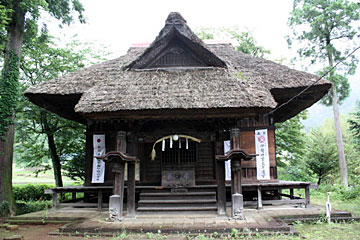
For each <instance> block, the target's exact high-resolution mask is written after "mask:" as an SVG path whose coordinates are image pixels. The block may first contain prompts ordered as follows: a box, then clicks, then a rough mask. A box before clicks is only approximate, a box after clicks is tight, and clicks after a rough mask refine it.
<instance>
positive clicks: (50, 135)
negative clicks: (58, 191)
mask: <svg viewBox="0 0 360 240" xmlns="http://www.w3.org/2000/svg"><path fill="white" fill-rule="evenodd" d="M40 115H41V122H42V124H43V131H44V132H45V133H46V136H47V141H48V146H49V151H50V157H51V161H52V165H53V171H54V178H55V184H56V187H62V186H63V182H62V176H61V163H60V157H59V154H58V153H57V148H56V144H55V139H54V130H53V129H51V127H50V126H49V122H48V118H47V112H46V111H41V113H40Z"/></svg>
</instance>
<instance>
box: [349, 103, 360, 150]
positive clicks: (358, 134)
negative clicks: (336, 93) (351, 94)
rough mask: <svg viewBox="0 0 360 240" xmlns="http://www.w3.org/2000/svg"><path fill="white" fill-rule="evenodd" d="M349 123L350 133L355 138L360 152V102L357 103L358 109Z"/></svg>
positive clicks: (352, 114)
mask: <svg viewBox="0 0 360 240" xmlns="http://www.w3.org/2000/svg"><path fill="white" fill-rule="evenodd" d="M348 123H349V125H350V131H351V133H352V135H353V137H354V143H355V144H356V145H357V146H358V149H359V150H360V101H357V102H356V109H355V111H354V112H353V113H351V116H350V119H349V120H348Z"/></svg>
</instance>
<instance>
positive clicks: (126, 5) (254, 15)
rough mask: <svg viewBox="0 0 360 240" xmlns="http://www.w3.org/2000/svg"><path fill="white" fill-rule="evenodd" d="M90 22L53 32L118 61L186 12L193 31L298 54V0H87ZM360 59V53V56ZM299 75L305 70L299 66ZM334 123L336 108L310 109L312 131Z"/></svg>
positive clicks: (356, 90)
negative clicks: (228, 34)
mask: <svg viewBox="0 0 360 240" xmlns="http://www.w3.org/2000/svg"><path fill="white" fill-rule="evenodd" d="M81 2H82V3H83V5H84V8H85V16H86V20H87V23H86V24H80V23H75V24H72V25H70V26H69V27H63V28H62V29H59V28H58V25H57V24H56V23H55V22H53V21H52V20H50V18H49V21H48V28H49V31H50V33H52V34H53V35H55V36H57V37H58V38H60V39H61V40H62V41H64V42H66V41H70V39H71V37H72V36H73V35H75V34H76V35H77V39H79V40H80V41H84V42H92V43H94V46H97V47H98V48H100V49H102V48H103V46H106V50H105V51H107V52H110V53H111V55H110V56H111V57H112V58H115V57H118V56H121V55H123V54H125V53H126V51H127V49H128V48H129V47H130V46H131V45H132V44H133V43H143V42H152V41H153V40H154V39H155V37H156V36H157V35H158V33H159V31H160V30H161V29H162V27H163V26H164V24H165V20H166V18H167V16H168V14H169V13H170V12H174V11H175V12H180V14H181V15H182V16H183V17H184V18H185V20H186V21H187V23H188V25H189V27H190V28H191V29H192V30H197V29H200V28H204V27H206V28H208V27H211V28H222V27H223V28H231V27H234V26H237V27H238V28H239V29H240V30H243V31H250V32H251V33H252V34H253V36H254V38H255V39H256V41H257V43H258V44H259V45H261V46H263V47H265V48H266V49H269V50H270V51H271V55H270V56H269V57H268V58H269V59H271V60H278V59H285V61H284V62H289V61H290V59H291V58H292V57H294V56H295V55H296V49H289V48H288V46H287V42H286V39H285V36H286V35H290V34H291V30H290V28H289V27H288V26H287V20H288V17H289V13H290V12H291V10H292V2H293V1H292V0H251V1H250V0H247V1H245V0H236V1H233V0H222V1H219V0H216V1H213V0H207V1H203V0H181V1H173V0H152V1H149V0H131V1H120V0H102V1H99V0H81ZM358 55H359V56H360V54H358ZM293 67H295V68H297V69H299V70H301V69H300V65H299V66H293ZM359 74H360V69H359V71H357V74H356V75H355V76H352V77H350V83H351V87H352V88H353V91H352V93H351V95H350V97H349V99H348V100H346V101H345V102H344V104H343V105H342V106H340V111H341V112H342V113H349V112H350V111H352V110H353V109H354V107H355V102H356V100H360V79H359ZM326 117H329V118H332V109H331V107H324V106H322V105H319V104H316V105H314V106H313V107H311V108H310V109H309V118H308V120H306V121H305V122H304V124H305V125H307V126H316V125H320V124H321V123H323V122H324V120H325V118H326Z"/></svg>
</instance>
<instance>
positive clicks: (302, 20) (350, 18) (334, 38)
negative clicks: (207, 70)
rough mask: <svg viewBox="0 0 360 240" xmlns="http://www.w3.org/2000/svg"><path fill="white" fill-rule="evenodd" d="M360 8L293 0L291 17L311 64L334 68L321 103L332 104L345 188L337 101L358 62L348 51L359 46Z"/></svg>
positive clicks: (338, 1) (342, 2) (340, 0)
mask: <svg viewBox="0 0 360 240" xmlns="http://www.w3.org/2000/svg"><path fill="white" fill-rule="evenodd" d="M359 10H360V5H359V4H357V3H354V2H350V1H348V0H294V8H293V11H292V12H291V15H290V18H289V26H290V27H291V28H292V29H293V38H294V39H295V40H297V41H298V42H299V43H300V44H301V47H300V48H299V50H298V53H299V56H300V57H301V58H308V59H310V60H311V63H312V64H315V63H322V64H323V65H324V67H323V68H322V70H321V71H324V72H325V71H327V70H331V71H330V72H329V74H328V75H327V76H326V77H325V78H326V79H328V80H329V81H331V82H332V83H333V87H332V88H331V91H330V92H329V93H328V95H327V96H325V97H324V98H323V100H322V103H323V104H325V105H327V106H329V105H332V106H333V112H334V120H335V121H334V124H335V130H336V131H335V132H336V140H337V141H336V145H337V149H338V154H339V165H340V172H341V179H342V182H343V184H344V186H345V187H346V188H347V186H348V174H347V166H346V159H345V153H344V144H343V139H342V138H343V137H342V133H341V126H340V113H339V109H338V108H339V107H338V104H341V103H342V102H343V101H344V99H345V98H346V97H347V96H348V95H349V92H350V85H349V83H348V79H347V77H346V75H348V74H354V73H355V69H356V66H357V63H358V59H357V58H356V57H355V55H353V54H352V55H350V54H349V53H352V52H353V51H354V50H355V49H356V45H357V43H358V40H359V36H358V33H359V26H358V23H359V20H360V11H359ZM289 44H290V45H291V40H290V39H289ZM337 62H342V65H341V67H338V68H337V69H333V68H334V66H335V64H336V63H337ZM321 71H320V72H321Z"/></svg>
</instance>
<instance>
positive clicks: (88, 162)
mask: <svg viewBox="0 0 360 240" xmlns="http://www.w3.org/2000/svg"><path fill="white" fill-rule="evenodd" d="M92 138H93V134H92V131H90V128H89V126H88V127H87V128H86V133H85V141H86V142H85V148H86V150H85V165H84V168H85V182H84V185H85V186H90V185H91V176H92V166H93V159H94V150H93V139H92ZM85 195H86V194H85ZM85 198H86V196H85Z"/></svg>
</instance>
